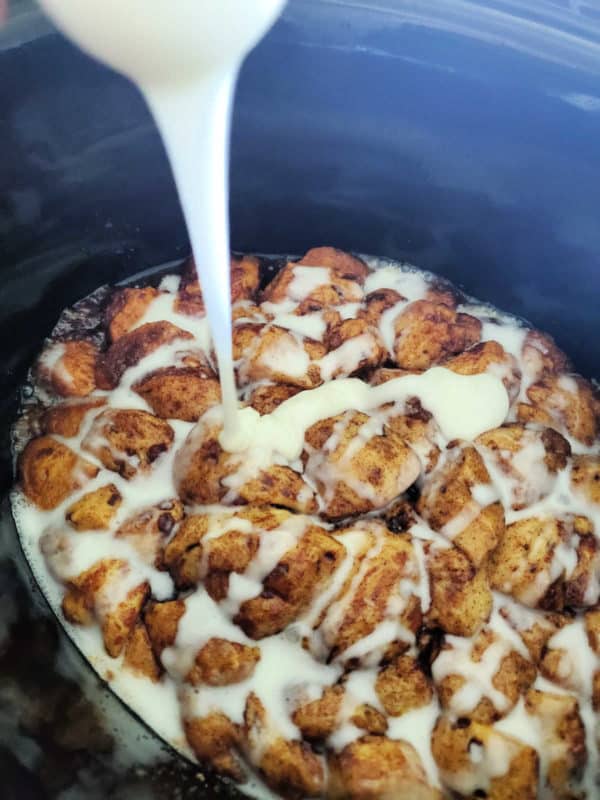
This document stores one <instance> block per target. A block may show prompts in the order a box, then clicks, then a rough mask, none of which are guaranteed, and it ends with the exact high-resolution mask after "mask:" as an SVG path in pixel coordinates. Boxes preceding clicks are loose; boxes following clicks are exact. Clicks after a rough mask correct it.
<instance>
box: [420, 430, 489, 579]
mask: <svg viewBox="0 0 600 800" xmlns="http://www.w3.org/2000/svg"><path fill="white" fill-rule="evenodd" d="M446 455H447V457H446V459H445V460H443V461H441V462H440V463H439V464H438V467H437V468H436V469H434V470H433V471H432V472H431V473H430V475H428V476H426V478H425V480H424V482H423V489H422V493H421V497H420V499H419V501H418V503H417V510H418V512H419V513H420V514H421V515H422V516H423V518H424V519H426V520H427V522H428V523H429V525H431V527H432V528H433V529H434V530H435V531H439V532H440V533H442V534H443V535H444V536H446V537H447V538H448V539H449V540H450V541H452V542H453V543H454V544H455V545H456V546H457V547H460V548H461V550H463V551H464V552H465V553H466V554H467V556H468V557H469V558H470V559H471V561H472V562H473V564H474V565H475V566H476V567H479V566H480V565H481V564H482V563H483V562H484V560H485V559H486V557H487V556H488V554H489V553H490V552H491V551H492V550H493V549H494V548H495V547H496V545H497V544H498V542H499V541H500V540H501V538H502V536H503V534H504V509H503V507H502V504H501V503H500V502H497V501H495V502H491V503H488V504H487V505H485V504H481V503H479V502H478V501H477V499H476V497H475V496H474V488H475V487H478V488H479V487H482V486H487V487H489V488H490V489H491V490H492V491H491V494H492V495H494V494H495V492H494V490H493V487H492V484H491V480H490V476H489V473H488V471H487V469H486V467H485V464H484V463H483V459H482V458H481V456H480V455H479V453H478V452H477V450H476V449H475V448H474V447H473V446H470V445H469V446H461V447H458V446H457V447H452V448H450V449H449V450H448V451H447V453H446Z"/></svg>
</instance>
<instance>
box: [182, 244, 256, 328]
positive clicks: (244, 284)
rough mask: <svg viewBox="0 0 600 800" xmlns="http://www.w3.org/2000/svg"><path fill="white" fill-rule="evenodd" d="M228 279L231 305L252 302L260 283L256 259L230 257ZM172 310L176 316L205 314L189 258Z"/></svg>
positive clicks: (200, 292) (192, 261)
mask: <svg viewBox="0 0 600 800" xmlns="http://www.w3.org/2000/svg"><path fill="white" fill-rule="evenodd" d="M230 279H231V302H232V304H233V303H237V302H239V301H240V300H253V299H254V298H255V296H256V293H257V291H258V286H259V282H260V275H259V263H258V259H256V258H254V257H253V256H242V257H241V258H236V257H232V259H231V262H230ZM173 308H174V310H175V311H176V312H177V313H178V314H185V315H187V316H204V314H205V312H206V308H205V305H204V299H203V297H202V289H201V288H200V283H199V281H198V274H197V272H196V264H195V263H194V259H193V257H191V256H190V258H188V260H187V261H186V263H185V265H184V267H183V272H182V276H181V283H180V285H179V289H178V291H177V297H176V298H175V303H174V304H173Z"/></svg>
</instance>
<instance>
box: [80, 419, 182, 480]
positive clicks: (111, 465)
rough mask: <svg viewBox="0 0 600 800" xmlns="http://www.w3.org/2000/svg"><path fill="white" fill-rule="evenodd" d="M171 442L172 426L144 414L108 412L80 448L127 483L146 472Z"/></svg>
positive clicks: (90, 431) (97, 421)
mask: <svg viewBox="0 0 600 800" xmlns="http://www.w3.org/2000/svg"><path fill="white" fill-rule="evenodd" d="M173 439H174V433H173V429H172V428H171V426H170V425H168V424H167V423H166V422H165V421H164V420H162V419H158V417H155V416H153V415H152V414H148V412H146V411H137V410H135V409H123V408H108V409H107V410H106V411H103V412H102V413H101V414H99V415H98V416H97V417H96V419H95V420H94V422H93V423H92V427H91V428H90V430H89V432H88V433H87V435H86V436H85V438H84V440H83V441H82V443H81V448H82V450H86V451H87V452H88V453H91V454H92V455H94V456H96V458H98V459H99V460H100V461H101V462H102V463H103V464H104V466H105V467H106V468H107V469H110V470H112V471H113V472H118V473H119V474H120V475H122V476H123V477H124V478H127V479H130V478H133V476H134V475H136V474H137V472H138V471H142V472H144V471H147V470H149V469H150V468H151V466H152V464H153V463H154V461H156V459H157V458H158V457H159V456H160V455H161V454H162V453H164V452H165V451H166V450H168V449H169V448H170V447H171V445H172V443H173Z"/></svg>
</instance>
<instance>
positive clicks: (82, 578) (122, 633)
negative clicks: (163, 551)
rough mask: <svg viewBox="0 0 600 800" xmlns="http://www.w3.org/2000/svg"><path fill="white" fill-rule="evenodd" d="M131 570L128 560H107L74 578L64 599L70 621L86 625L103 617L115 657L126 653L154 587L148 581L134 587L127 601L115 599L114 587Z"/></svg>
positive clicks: (109, 650) (107, 643)
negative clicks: (127, 643) (129, 640)
mask: <svg viewBox="0 0 600 800" xmlns="http://www.w3.org/2000/svg"><path fill="white" fill-rule="evenodd" d="M128 572H129V567H128V566H127V564H126V563H125V562H124V561H122V560H120V559H103V560H102V561H99V562H98V563H97V564H95V565H94V566H93V567H90V569H88V570H86V571H85V572H82V573H81V574H80V575H78V576H76V577H74V578H71V579H70V580H69V588H68V590H67V593H66V594H65V597H64V599H63V606H62V607H63V613H64V615H65V617H66V618H67V619H68V620H69V621H70V622H73V623H75V624H84V625H85V624H90V622H91V620H92V619H93V617H96V618H97V619H98V620H99V622H100V625H101V629H102V638H103V640H104V647H105V649H106V652H107V653H108V655H109V656H111V657H112V658H116V657H117V656H119V655H120V654H121V653H122V652H123V648H124V647H125V644H126V642H127V640H128V638H129V636H130V635H131V634H132V633H133V631H134V629H135V627H136V625H137V623H138V620H139V618H140V615H141V612H142V608H143V606H144V603H145V601H146V599H147V597H148V595H149V594H150V586H149V584H148V583H147V582H145V581H144V582H142V583H139V584H138V585H137V586H134V587H133V588H132V589H130V590H129V591H128V592H127V594H126V596H125V598H124V599H123V600H118V599H117V600H115V596H114V593H113V587H119V584H120V582H121V581H122V580H123V578H124V577H126V576H127V574H128ZM117 597H118V593H117Z"/></svg>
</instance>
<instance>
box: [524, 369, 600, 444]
mask: <svg viewBox="0 0 600 800" xmlns="http://www.w3.org/2000/svg"><path fill="white" fill-rule="evenodd" d="M527 397H528V399H529V403H519V404H518V406H517V419H518V420H519V421H520V422H525V423H527V422H533V423H539V424H540V425H549V426H550V427H552V428H556V430H557V431H559V432H561V433H567V434H570V435H571V436H573V437H574V438H575V439H577V440H578V441H580V442H582V443H583V444H585V445H592V444H593V443H594V440H595V439H596V437H597V436H598V434H599V432H600V408H599V404H598V399H597V395H596V391H595V390H594V388H593V387H592V386H591V384H589V383H588V381H586V380H585V379H584V378H582V377H581V376H580V375H564V374H563V375H545V376H544V377H543V378H541V379H540V380H539V381H538V382H537V383H534V384H532V385H531V386H530V387H529V388H528V389H527Z"/></svg>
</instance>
